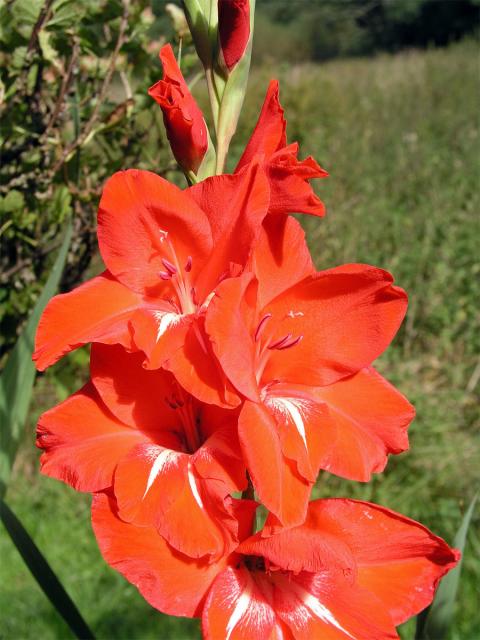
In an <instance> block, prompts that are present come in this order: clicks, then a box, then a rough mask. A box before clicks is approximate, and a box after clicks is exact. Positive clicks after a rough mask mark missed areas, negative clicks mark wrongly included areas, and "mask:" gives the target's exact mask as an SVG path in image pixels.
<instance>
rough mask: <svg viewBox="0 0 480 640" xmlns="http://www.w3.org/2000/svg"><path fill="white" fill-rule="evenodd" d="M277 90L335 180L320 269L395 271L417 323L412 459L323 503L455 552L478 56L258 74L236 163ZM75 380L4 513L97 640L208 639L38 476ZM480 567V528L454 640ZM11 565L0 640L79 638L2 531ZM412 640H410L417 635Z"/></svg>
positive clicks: (64, 384) (471, 396)
mask: <svg viewBox="0 0 480 640" xmlns="http://www.w3.org/2000/svg"><path fill="white" fill-rule="evenodd" d="M273 75H276V76H278V77H279V78H280V81H281V97H282V102H283V104H284V106H285V109H286V114H287V117H288V123H289V125H288V127H289V128H288V134H289V139H290V140H298V141H299V142H300V143H301V147H302V151H303V154H304V155H306V154H308V153H312V154H313V155H315V157H316V158H317V159H318V160H319V162H320V163H321V164H322V165H323V166H324V167H325V168H326V169H328V171H329V172H330V174H331V177H330V178H329V179H328V180H324V181H322V182H319V183H318V184H317V187H316V188H317V190H318V192H319V193H320V194H321V195H322V197H323V199H324V200H325V202H326V203H327V206H328V216H327V217H326V218H325V219H324V220H318V219H309V220H307V221H306V223H305V226H306V228H307V230H308V237H309V242H310V246H311V249H312V251H313V253H314V256H315V258H316V263H317V266H318V267H319V268H325V267H331V266H334V265H337V264H341V263H343V262H356V261H360V262H368V263H372V264H375V265H378V266H381V267H384V268H386V269H388V270H390V271H391V272H392V273H393V274H394V276H395V278H396V281H397V283H398V284H399V285H401V286H403V287H404V288H405V289H406V290H407V292H408V293H409V296H410V308H409V313H408V316H407V320H406V322H405V323H404V326H403V327H402V329H401V331H400V334H399V335H398V336H397V338H396V340H395V342H394V344H393V346H392V347H391V348H390V349H389V350H388V352H387V353H386V354H385V355H384V356H382V357H381V358H380V360H379V361H378V362H377V365H378V368H379V370H380V371H381V372H382V373H383V374H384V375H385V376H386V377H387V378H389V379H390V380H391V381H392V382H393V383H394V384H395V385H397V386H398V388H399V389H400V390H402V391H403V392H404V393H405V394H406V395H407V396H408V397H409V398H410V400H411V401H412V402H413V403H414V404H415V406H416V409H417V418H416V420H415V422H414V424H413V425H412V427H411V451H410V452H408V453H405V454H403V455H401V456H398V457H397V458H395V459H392V460H391V462H390V464H389V466H388V468H387V471H386V473H385V474H383V475H381V476H380V477H378V478H376V479H375V480H374V481H373V482H371V483H369V484H365V485H359V484H355V483H350V482H346V481H341V480H339V479H336V478H334V477H331V476H328V475H327V474H324V475H323V476H321V478H320V481H319V484H318V487H317V488H316V495H317V496H325V495H338V496H354V497H361V498H363V499H368V500H372V501H377V502H379V503H381V504H383V505H386V506H388V507H391V508H393V509H396V510H398V511H400V512H402V513H404V514H406V515H408V516H410V517H413V518H416V519H418V520H420V521H421V522H423V523H424V524H426V525H427V526H429V527H430V528H432V529H433V531H434V532H436V533H438V534H440V535H442V536H444V537H445V538H446V539H447V541H450V542H451V541H452V539H453V536H454V533H455V530H456V529H457V527H458V525H459V522H460V520H461V517H462V514H463V512H464V510H465V505H466V504H468V501H469V500H470V498H471V497H472V495H473V493H474V492H475V491H476V489H478V484H479V483H478V469H479V468H480V456H479V440H480V438H479V413H478V404H477V403H476V397H475V385H476V383H478V378H479V377H480V364H479V353H480V331H479V328H480V327H479V326H478V323H477V325H475V313H476V309H475V307H476V305H477V304H478V300H479V299H480V260H479V251H478V239H479V237H480V223H479V221H480V218H479V198H478V180H479V177H480V173H479V169H480V167H479V155H480V154H479V152H480V146H479V144H480V137H479V136H480V131H479V121H478V117H477V110H478V94H477V93H476V91H477V87H476V80H477V78H478V50H477V48H476V46H475V45H474V44H473V43H468V42H467V43H463V44H460V45H456V46H454V47H451V48H449V49H447V50H436V51H435V50H432V51H427V52H411V53H402V54H399V55H396V56H394V57H391V56H380V57H377V58H375V59H368V60H361V59H358V60H348V61H334V62H331V63H328V64H325V65H322V66H298V67H294V68H291V67H287V66H285V67H284V68H283V69H281V71H280V73H278V70H277V71H275V70H273V69H269V68H266V67H262V68H260V69H256V70H255V71H254V73H253V75H252V80H251V84H250V94H249V99H248V101H247V105H246V108H245V111H244V116H243V120H242V122H241V128H240V131H239V136H238V140H237V141H236V142H235V147H234V152H235V153H236V154H237V155H238V154H239V153H240V151H241V148H242V144H243V143H244V140H245V138H246V136H247V134H248V131H249V129H250V128H251V126H252V124H253V122H254V120H255V118H256V115H257V112H258V109H259V106H260V104H261V101H262V99H263V94H264V91H265V88H266V85H267V81H268V79H269V78H270V77H271V76H273ZM477 319H478V316H477ZM81 359H82V358H81V357H80V358H79V357H78V356H77V357H76V363H78V362H79V361H81ZM84 360H85V361H86V357H84ZM76 366H78V364H77V365H76ZM72 370H73V371H75V369H74V367H72V366H71V365H68V363H67V364H60V365H57V374H58V378H59V379H60V380H61V382H58V381H57V382H56V385H55V386H53V384H52V382H53V376H52V375H47V376H44V377H43V378H41V379H39V380H38V383H37V395H36V400H35V402H34V408H33V410H32V415H31V423H30V430H29V433H28V438H27V439H26V441H25V442H24V445H23V447H22V449H21V451H20V454H19V457H18V459H17V464H16V468H15V473H14V477H13V479H12V483H11V486H10V489H9V492H8V495H7V498H8V502H9V504H10V505H11V507H12V508H13V509H14V510H15V511H16V513H17V514H18V515H19V516H20V517H21V519H22V520H23V522H24V523H25V525H26V526H27V528H28V530H29V531H30V533H31V534H32V535H33V537H34V539H35V540H36V542H37V544H38V545H39V547H40V548H41V550H42V551H43V552H44V553H45V555H46V557H47V558H48V560H49V561H50V563H51V565H52V567H53V568H54V569H55V571H56V572H57V573H58V575H59V576H60V578H61V579H62V581H63V583H64V584H65V586H66V587H67V589H68V591H69V593H70V594H71V596H72V597H73V599H74V600H75V602H76V603H77V604H78V606H79V608H80V609H81V611H82V613H83V614H84V616H85V618H86V619H87V621H88V623H89V624H90V625H91V627H92V629H93V630H94V631H95V633H96V635H97V637H98V638H102V639H105V640H107V639H116V638H124V639H127V638H128V639H138V640H147V639H148V638H152V639H153V638H155V639H156V640H159V639H162V640H163V639H170V638H172V639H187V638H197V637H199V630H198V629H199V628H198V624H197V622H196V621H189V620H180V621H178V620H176V619H173V618H168V617H166V616H162V615H160V614H158V612H156V611H154V610H153V609H151V608H150V607H149V606H148V605H146V604H145V603H144V601H143V600H142V598H141V597H140V596H139V595H138V594H137V592H136V590H135V589H134V588H133V587H131V586H130V585H129V584H128V583H127V582H125V581H124V580H123V579H122V578H121V577H120V576H119V575H117V574H115V573H114V571H113V570H111V569H110V568H109V567H107V566H106V565H105V564H104V563H103V561H102V560H101V558H100V554H99V552H98V550H97V548H96V544H95V541H94V539H93V535H92V533H91V530H90V525H89V499H88V497H87V496H83V495H80V494H76V493H75V492H74V491H73V490H71V489H69V488H68V487H66V486H63V485H62V484H60V483H59V482H56V481H54V480H49V479H48V478H44V477H41V476H40V475H39V474H38V462H37V460H38V455H37V453H36V452H35V450H34V447H33V437H34V436H33V429H34V426H33V425H34V423H35V420H36V417H37V416H38V414H39V413H40V411H41V410H42V409H43V408H46V407H47V406H49V405H51V404H53V402H54V401H55V400H56V398H57V397H63V396H64V395H65V393H67V392H68V391H69V390H73V388H74V387H75V386H77V385H78V384H79V383H80V380H78V379H77V380H76V379H75V378H76V377H77V376H76V374H75V373H72ZM85 376H86V370H85ZM477 389H478V385H477ZM476 520H477V524H478V516H477V518H476ZM479 555H480V538H479V534H478V527H477V528H476V529H475V527H474V526H473V527H471V530H470V536H469V542H468V547H467V550H466V556H465V563H464V570H463V576H462V581H461V587H460V594H459V598H458V603H459V605H458V610H457V613H456V620H455V628H454V630H453V632H452V635H451V639H450V640H475V639H476V638H478V628H479V623H478V594H476V593H475V588H476V586H477V587H478V584H480V575H479V572H478V569H479V568H478V557H479ZM0 557H1V583H2V584H1V592H0V593H1V597H0V608H1V610H2V612H3V613H2V616H3V622H2V630H1V631H0V638H4V639H5V640H18V639H33V638H42V640H50V639H57V638H68V637H70V634H69V632H68V629H67V628H66V627H65V626H64V625H63V623H62V621H61V620H60V619H59V618H58V617H57V615H56V614H55V613H54V611H53V610H52V608H51V606H50V605H49V603H48V602H47V601H46V599H45V598H44V596H43V595H42V593H41V592H40V591H39V589H38V587H37V586H36V584H35V582H34V580H33V579H32V578H31V576H30V575H29V573H28V571H27V570H26V569H25V567H24V565H23V563H22V562H21V560H20V559H19V557H18V556H17V553H16V551H15V550H14V549H13V548H12V546H11V543H10V541H9V540H8V539H7V537H6V535H5V533H4V531H3V530H2V531H1V532H0ZM475 558H477V560H475ZM476 616H477V621H476V622H475V618H476ZM402 633H403V635H404V637H405V638H409V639H410V638H413V631H412V625H408V624H407V625H406V626H405V627H404V629H403V630H402Z"/></svg>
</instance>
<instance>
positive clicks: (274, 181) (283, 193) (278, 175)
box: [267, 143, 328, 216]
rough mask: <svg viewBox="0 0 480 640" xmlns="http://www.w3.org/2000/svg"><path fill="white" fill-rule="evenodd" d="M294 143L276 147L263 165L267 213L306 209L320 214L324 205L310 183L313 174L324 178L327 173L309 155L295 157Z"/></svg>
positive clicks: (315, 176) (295, 145)
mask: <svg viewBox="0 0 480 640" xmlns="http://www.w3.org/2000/svg"><path fill="white" fill-rule="evenodd" d="M297 154H298V144H296V143H295V144H291V145H289V146H288V147H285V148H284V149H281V150H280V151H278V152H277V153H276V154H275V155H274V156H272V158H270V161H269V162H268V165H267V175H268V179H269V182H270V189H271V196H270V208H269V210H268V212H269V213H270V214H273V215H274V214H286V213H306V214H309V215H312V216H324V215H325V205H324V204H323V202H322V201H321V200H320V198H319V197H318V196H317V195H316V194H315V192H314V191H313V189H312V185H311V184H310V182H309V181H310V180H312V179H313V178H326V177H327V176H328V173H327V172H326V171H325V170H324V169H322V167H321V166H320V165H319V164H318V163H317V162H316V161H315V160H314V159H313V158H312V157H311V156H309V157H308V158H305V160H299V159H298V157H297Z"/></svg>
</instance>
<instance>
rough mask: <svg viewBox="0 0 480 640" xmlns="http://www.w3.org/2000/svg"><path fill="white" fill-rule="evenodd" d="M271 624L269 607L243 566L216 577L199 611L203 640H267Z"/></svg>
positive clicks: (273, 621)
mask: <svg viewBox="0 0 480 640" xmlns="http://www.w3.org/2000/svg"><path fill="white" fill-rule="evenodd" d="M274 624H275V613H274V611H273V609H272V606H271V605H270V604H269V603H268V602H267V600H266V598H265V596H264V594H263V593H262V591H261V590H260V589H259V587H258V585H257V584H256V582H255V581H254V580H253V579H252V577H251V575H250V573H249V572H248V571H247V570H246V569H245V568H244V567H241V568H239V569H235V568H233V567H227V569H225V571H222V573H220V574H219V575H218V577H217V578H216V580H215V582H214V583H213V586H212V588H211V590H210V592H209V594H208V597H207V600H206V602H205V607H204V610H203V616H202V630H203V634H204V637H205V639H206V640H269V639H270V637H271V634H272V632H273V629H274Z"/></svg>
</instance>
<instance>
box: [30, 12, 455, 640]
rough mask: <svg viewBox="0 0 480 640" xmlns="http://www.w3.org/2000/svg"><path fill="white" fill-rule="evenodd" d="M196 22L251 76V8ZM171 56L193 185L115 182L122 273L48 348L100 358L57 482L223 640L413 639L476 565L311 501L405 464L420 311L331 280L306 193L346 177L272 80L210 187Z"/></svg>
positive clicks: (54, 332) (129, 563) (105, 232)
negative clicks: (289, 111)
mask: <svg viewBox="0 0 480 640" xmlns="http://www.w3.org/2000/svg"><path fill="white" fill-rule="evenodd" d="M191 4H192V3H188V2H187V3H186V5H185V6H186V8H187V10H188V11H187V14H188V17H189V23H190V28H191V29H192V30H193V33H192V35H193V40H194V42H197V43H202V46H203V49H202V61H203V62H204V64H205V65H206V67H207V71H208V64H209V60H210V57H209V55H208V56H207V55H206V53H205V51H207V50H208V47H210V45H212V51H215V46H216V45H215V44H213V43H214V41H215V39H216V42H217V43H219V47H220V50H219V51H217V53H218V56H219V59H220V61H222V64H223V65H224V67H225V68H226V70H227V71H226V77H229V78H231V77H233V76H234V75H235V73H237V71H238V69H240V68H241V66H242V64H244V63H245V60H246V56H247V55H249V53H248V54H247V53H245V51H246V50H247V51H250V41H251V37H252V33H251V30H252V29H251V26H252V25H253V19H252V18H253V14H252V15H250V10H251V8H252V6H253V5H252V4H250V2H248V1H240V0H238V1H237V0H231V1H230V0H229V1H228V2H227V1H225V2H222V1H220V2H219V3H218V15H217V14H215V12H211V13H210V14H209V15H208V16H207V15H206V14H204V13H203V9H202V7H203V5H202V6H201V5H200V4H195V11H196V12H197V13H196V14H195V15H196V16H197V17H198V18H199V20H198V21H195V20H192V8H191V7H190V5H191ZM214 4H215V3H214ZM189 7H190V8H189ZM197 14H198V15H197ZM216 17H218V21H216ZM196 24H198V25H199V26H198V27H197V28H198V29H199V30H200V28H201V30H202V31H201V33H200V31H199V33H195V28H196V26H195V25H196ZM205 34H207V36H206V35H205ZM212 37H213V39H212ZM206 38H207V39H206ZM247 43H248V48H247V49H246V47H247ZM207 45H208V46H207ZM205 47H206V48H205ZM160 58H161V60H162V63H163V68H164V77H163V79H162V80H161V81H159V82H158V83H156V84H155V85H154V86H153V87H151V89H150V90H149V94H150V95H151V96H152V97H153V98H154V99H155V100H156V101H157V102H158V103H159V104H160V106H161V108H162V112H163V118H164V123H165V127H166V131H167V135H168V139H169V141H170V144H171V147H172V151H173V154H174V156H175V158H176V159H177V161H178V163H179V165H180V166H181V167H182V169H183V171H184V172H185V174H186V175H187V177H188V178H189V180H190V182H191V183H193V185H192V186H190V187H189V188H187V189H184V190H182V189H180V188H178V187H177V186H175V185H174V184H172V183H169V182H168V181H167V180H165V179H163V178H161V177H159V176H158V175H155V174H154V173H151V172H148V171H143V170H127V171H122V172H119V173H116V174H115V175H114V176H112V177H111V178H110V179H109V180H108V181H107V183H106V185H105V188H104V191H103V195H102V198H101V201H100V206H99V211H98V243H99V250H100V254H101V256H102V258H103V261H104V264H105V267H106V270H105V271H104V272H103V273H101V274H99V275H97V276H96V277H94V278H92V279H91V280H89V281H87V282H85V283H84V284H82V285H81V286H79V287H78V288H77V289H74V290H73V291H71V292H70V293H66V294H62V295H59V296H56V297H55V298H53V299H52V300H51V301H50V303H49V304H48V305H47V307H46V309H45V311H44V313H43V316H42V318H41V321H40V323H39V327H38V331H37V336H36V344H35V353H34V360H35V362H36V364H37V367H38V369H39V370H44V369H45V368H46V367H48V366H50V365H51V364H53V363H54V362H56V361H57V360H58V359H59V358H61V357H62V356H63V355H65V354H66V353H68V352H69V351H71V350H72V349H75V348H77V347H79V346H81V345H85V344H89V343H91V345H92V346H91V358H90V378H89V380H88V381H87V382H86V384H85V385H84V386H83V387H82V388H81V389H80V390H79V391H77V392H76V393H74V394H73V395H72V396H70V397H69V398H67V399H66V400H65V401H64V402H62V403H61V404H59V405H58V406H56V407H53V408H52V409H50V410H49V411H47V412H46V413H44V414H43V415H42V416H41V417H40V420H39V423H38V430H37V445H38V447H39V448H40V449H42V451H43V452H42V456H41V469H42V472H43V473H44V474H46V475H48V476H51V477H53V478H57V479H59V480H61V481H63V482H66V483H68V484H69V485H71V486H72V487H74V488H75V489H76V490H78V491H86V492H89V493H92V494H93V505H92V523H93V529H94V532H95V535H96V538H97V541H98V545H99V547H100V550H101V552H102V554H103V556H104V558H105V560H106V562H108V563H109V564H111V565H112V567H114V568H115V569H116V570H118V571H119V572H120V573H121V574H123V575H124V576H125V578H126V579H127V580H129V581H130V582H131V583H132V584H134V585H135V586H136V587H137V588H138V590H139V591H140V593H141V594H142V595H143V597H144V598H145V599H146V600H147V601H148V602H149V603H150V604H151V605H152V606H153V607H155V608H157V609H158V610H160V611H162V612H164V613H167V614H170V615H176V616H187V617H200V618H201V619H202V631H203V635H204V638H205V639H206V640H281V639H282V640H287V639H294V640H311V639H313V638H326V639H327V638H328V639H329V640H347V639H349V638H350V639H354V640H391V639H394V638H398V636H397V632H396V630H395V627H396V626H398V625H399V624H401V623H403V622H404V621H405V620H407V619H408V618H410V617H411V616H413V615H416V614H417V613H418V612H419V611H421V610H422V609H424V608H425V607H426V606H428V605H429V604H430V602H431V601H432V599H433V596H434V594H435V589H436V586H437V584H438V582H439V580H440V579H441V577H442V576H443V575H444V574H445V573H446V572H447V571H449V570H450V569H451V568H453V567H454V566H455V565H456V564H457V562H458V560H459V553H458V552H457V551H455V550H453V549H451V548H450V547H449V546H448V545H447V544H446V543H445V542H444V541H443V540H441V539H440V538H438V537H436V536H435V535H434V534H432V533H431V532H430V531H428V529H426V528H425V527H423V526H422V525H421V524H419V523H417V522H414V521H413V520H409V519H408V518H406V517H404V516H402V515H400V514H397V513H394V512H392V511H389V510H388V509H385V508H383V507H381V506H378V505H374V504H370V503H367V502H360V501H355V500H347V499H326V500H314V501H311V500H310V497H311V490H312V487H313V486H314V484H315V482H316V480H317V478H318V475H319V473H320V471H324V472H328V473H333V474H336V475H339V476H342V477H344V478H348V479H350V480H354V481H360V482H366V481H368V480H369V479H370V478H371V477H372V474H374V473H380V472H382V471H383V469H384V468H385V465H386V464H387V460H388V457H389V456H390V455H395V454H397V453H400V452H402V451H405V450H406V449H407V448H408V436H407V429H408V426H409V424H410V422H411V421H412V419H413V417H414V409H413V407H412V405H411V404H410V403H409V402H408V400H407V399H406V398H405V397H404V396H403V395H402V394H401V393H400V392H399V391H397V390H396V389H395V388H394V387H393V386H392V385H391V384H390V383H389V382H387V380H385V379H384V378H383V377H382V376H381V375H380V374H379V373H377V371H376V370H375V368H374V361H375V359H376V358H377V357H378V356H379V355H380V354H381V353H382V352H383V351H384V350H385V349H386V348H387V347H388V345H389V344H390V342H391V340H392V339H393V338H394V336H395V334H396V332H397V331H398V328H399V326H400V324H401V322H402V320H403V318H404V315H405V312H406V308H407V296H406V293H405V292H404V291H403V290H402V289H401V288H400V287H398V286H396V285H395V284H394V283H393V278H392V276H391V275H390V274H389V273H387V272H386V271H384V270H382V269H379V268H377V267H373V266H370V265H366V264H346V265H342V266H337V267H334V268H331V269H328V270H325V271H320V272H318V271H317V270H316V269H315V266H314V264H313V261H312V258H311V255H310V252H309V249H308V247H307V244H306V241H305V236H304V232H303V230H302V228H301V226H300V224H299V223H298V222H297V220H296V219H295V218H294V217H292V215H291V214H293V213H305V214H311V215H312V214H313V215H316V216H323V215H324V214H325V207H324V204H323V202H322V201H321V200H320V199H319V198H318V196H317V195H316V194H315V193H314V191H313V189H312V186H311V184H310V180H311V179H312V178H322V177H325V176H327V172H326V171H325V170H323V169H322V168H321V167H320V166H319V165H318V164H317V163H316V161H315V160H314V159H313V158H307V159H305V160H299V159H298V145H296V144H290V145H288V144H287V139H286V121H285V118H284V111H283V109H282V107H281V105H280V101H279V90H278V83H277V82H276V81H272V82H271V83H270V85H269V87H268V90H267V95H266V98H265V102H264V105H263V107H262V110H261V113H260V116H259V119H258V122H257V125H256V127H255V128H254V131H253V133H252V136H251V138H250V141H249V142H248V144H247V146H246V148H245V150H244V152H243V154H242V156H241V158H240V161H239V162H238V164H237V167H236V169H235V171H234V173H233V174H231V175H229V174H223V175H212V174H213V172H214V170H213V168H212V167H213V166H214V164H215V163H210V161H209V160H208V157H209V156H208V154H213V156H214V155H215V150H214V148H213V145H212V143H211V141H210V137H209V133H208V129H207V125H206V123H205V120H204V118H203V114H202V112H201V111H200V109H199V107H198V106H197V104H196V102H195V100H194V99H193V97H192V95H191V94H190V92H189V90H188V87H187V84H186V82H185V80H184V78H183V76H182V74H181V72H180V69H179V68H178V65H177V63H176V60H175V56H174V54H173V50H172V49H171V47H170V46H169V45H166V46H165V47H163V48H162V50H161V52H160ZM231 72H233V73H232V74H231ZM237 93H238V92H237ZM227 94H228V92H226V94H225V95H226V96H227ZM224 99H225V100H227V101H228V96H227V97H225V96H224ZM232 99H233V98H232ZM235 100H236V101H237V102H236V104H237V105H238V104H240V103H241V101H242V100H243V94H241V93H240V94H238V95H236V96H235ZM230 106H231V105H228V104H225V105H223V106H222V108H225V110H226V111H225V113H228V110H229V108H230ZM233 110H235V109H233ZM231 133H232V132H231V131H229V135H230V134H231ZM227 146H228V145H227ZM226 148H227V147H226V146H225V145H224V146H223V149H222V154H224V153H225V151H226ZM217 169H218V163H217ZM201 178H204V179H201ZM259 504H262V505H263V508H264V511H267V517H266V520H265V523H264V525H263V527H262V528H260V529H258V530H257V528H256V521H257V520H256V517H255V513H256V510H257V508H258V506H259Z"/></svg>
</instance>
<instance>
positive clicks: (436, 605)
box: [415, 494, 478, 640]
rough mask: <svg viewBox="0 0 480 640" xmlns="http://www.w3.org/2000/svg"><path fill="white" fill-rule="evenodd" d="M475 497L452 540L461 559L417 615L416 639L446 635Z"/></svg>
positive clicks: (437, 638)
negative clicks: (427, 605) (424, 608)
mask: <svg viewBox="0 0 480 640" xmlns="http://www.w3.org/2000/svg"><path fill="white" fill-rule="evenodd" d="M477 498H478V494H476V495H475V496H474V497H473V499H472V501H471V502H470V504H469V506H468V509H467V511H466V512H465V515H464V516H463V519H462V523H461V525H460V528H459V529H458V531H457V533H456V535H455V539H454V541H453V546H454V547H455V548H457V549H459V551H461V552H462V559H461V560H460V562H459V563H458V565H457V566H456V567H455V569H452V571H450V573H448V574H447V575H446V576H445V577H444V578H443V580H442V581H441V583H440V586H439V587H438V589H437V593H436V594H435V599H434V601H433V602H432V604H431V605H430V607H429V608H428V609H426V610H425V611H424V612H422V613H421V614H420V615H419V616H418V620H417V630H416V633H415V639H416V640H444V639H445V638H446V637H447V634H448V631H449V629H450V626H451V624H452V620H453V613H454V608H455V600H456V597H457V591H458V585H459V582H460V574H461V570H462V563H463V552H464V549H465V543H466V540H467V533H468V528H469V526H470V522H471V519H472V515H473V511H474V509H475V503H476V502H477Z"/></svg>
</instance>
